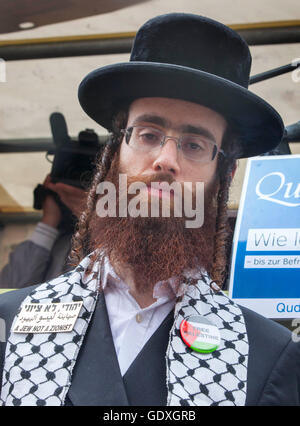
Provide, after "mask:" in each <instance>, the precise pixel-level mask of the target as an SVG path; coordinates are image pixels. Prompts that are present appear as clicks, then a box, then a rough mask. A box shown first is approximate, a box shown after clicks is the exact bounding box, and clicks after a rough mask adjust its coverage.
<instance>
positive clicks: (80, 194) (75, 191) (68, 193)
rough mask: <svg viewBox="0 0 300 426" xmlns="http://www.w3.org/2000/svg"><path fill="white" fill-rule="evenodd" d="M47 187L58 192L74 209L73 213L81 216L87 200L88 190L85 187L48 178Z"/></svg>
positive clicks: (72, 209)
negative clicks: (81, 187)
mask: <svg viewBox="0 0 300 426" xmlns="http://www.w3.org/2000/svg"><path fill="white" fill-rule="evenodd" d="M45 182H46V183H44V185H45V187H46V188H48V189H51V190H52V191H54V192H56V194H57V195H58V196H59V198H60V200H61V201H62V202H63V203H64V204H65V205H66V206H67V207H68V208H69V209H70V210H71V211H72V213H73V214H74V215H75V216H76V217H79V216H80V214H81V211H82V209H83V208H84V204H85V201H86V196H87V194H86V192H85V191H84V190H83V189H80V188H76V187H75V186H71V185H67V184H65V183H61V182H58V183H52V182H51V181H50V178H49V180H47V179H46V181H45Z"/></svg>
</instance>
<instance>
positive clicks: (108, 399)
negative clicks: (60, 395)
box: [65, 293, 128, 406]
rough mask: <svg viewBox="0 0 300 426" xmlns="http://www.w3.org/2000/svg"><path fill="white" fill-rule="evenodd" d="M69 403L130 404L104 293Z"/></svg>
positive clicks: (69, 395) (72, 383) (70, 393)
mask: <svg viewBox="0 0 300 426" xmlns="http://www.w3.org/2000/svg"><path fill="white" fill-rule="evenodd" d="M68 400H70V402H71V404H73V405H84V406H85V405H89V406H92V405H94V406H97V405H102V406H108V405H110V406H116V405H119V406H124V405H128V399H127V395H126V391H125V388H124V384H123V379H122V376H121V373H120V368H119V363H118V359H117V356H116V352H115V347H114V342H113V339H112V334H111V330H110V325H109V319H108V315H107V309H106V305H105V299H104V295H103V293H100V294H99V297H98V301H97V305H96V308H95V312H94V315H93V318H92V319H91V322H90V325H89V329H88V331H87V333H86V336H85V341H84V342H83V344H82V346H81V349H80V352H79V354H78V358H77V362H76V365H75V368H74V371H73V374H72V379H71V386H70V389H69V392H68V395H67V398H66V401H65V402H66V405H68V402H69V401H68Z"/></svg>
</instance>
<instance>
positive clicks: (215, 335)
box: [180, 315, 221, 353]
mask: <svg viewBox="0 0 300 426" xmlns="http://www.w3.org/2000/svg"><path fill="white" fill-rule="evenodd" d="M180 334H181V338H182V340H183V341H184V343H185V344H186V345H187V346H188V347H189V348H191V349H193V350H194V351H196V352H201V353H210V352H213V351H215V350H216V349H217V348H218V347H219V346H220V342H221V336H220V332H219V329H218V327H216V326H215V325H214V324H213V323H212V322H211V321H209V320H208V319H207V318H205V317H202V316H200V315H191V316H190V317H188V318H185V319H184V320H182V321H181V324H180Z"/></svg>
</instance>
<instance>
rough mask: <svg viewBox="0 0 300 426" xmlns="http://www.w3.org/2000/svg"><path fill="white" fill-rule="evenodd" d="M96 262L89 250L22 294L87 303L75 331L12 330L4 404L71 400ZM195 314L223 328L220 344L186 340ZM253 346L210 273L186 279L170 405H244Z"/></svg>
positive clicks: (172, 349)
mask: <svg viewBox="0 0 300 426" xmlns="http://www.w3.org/2000/svg"><path fill="white" fill-rule="evenodd" d="M89 264H90V257H89V256H87V257H86V258H85V259H84V260H83V261H82V262H81V263H80V265H79V266H78V267H77V268H75V269H74V270H73V271H71V272H69V273H67V274H64V275H62V276H60V277H59V278H56V279H54V280H52V281H50V282H47V283H44V284H41V285H40V286H38V287H37V288H35V290H34V291H33V292H32V293H31V294H30V295H28V296H27V297H26V298H25V300H24V301H23V304H28V303H45V304H46V303H70V302H78V301H82V302H83V304H82V307H81V310H80V313H79V316H78V318H77V320H76V322H75V325H74V328H73V330H72V331H70V332H64V333H59V332H58V333H40V334H39V333H37V334H35V333H29V334H21V333H14V332H12V331H11V333H10V336H9V338H8V341H7V345H6V354H5V365H4V371H3V383H2V393H1V404H2V405H33V406H35V405H52V406H53V405H63V404H64V401H65V397H66V395H67V393H68V390H69V387H70V384H71V380H72V371H73V368H74V366H75V363H76V359H77V356H78V353H79V350H80V347H81V344H82V342H83V340H84V336H85V333H86V331H87V328H88V325H89V321H90V319H91V317H92V315H93V312H94V309H95V306H96V302H97V297H98V292H99V287H100V286H99V282H100V276H99V275H100V274H99V272H100V267H99V264H98V263H96V264H95V265H94V268H93V270H92V272H91V273H89V274H86V270H87V268H88V267H89ZM190 315H201V316H204V317H206V318H207V319H208V320H210V321H211V322H212V323H213V324H214V325H215V326H217V327H218V328H219V331H220V334H221V344H220V346H219V347H218V349H217V350H216V351H214V352H212V353H209V354H203V353H198V352H194V351H192V350H191V349H190V348H189V347H188V346H186V345H185V344H184V342H183V341H182V339H181V337H180V331H179V326H180V323H181V321H182V320H183V319H184V318H187V317H189V316H190ZM15 321H16V318H15ZM15 321H14V323H15ZM14 323H13V325H12V330H13V328H14ZM248 351H249V350H248V339H247V332H246V327H245V323H244V318H243V314H242V312H241V310H240V308H239V307H238V306H237V305H235V304H234V303H233V302H232V301H231V300H230V299H229V298H228V297H227V296H226V295H225V294H224V293H222V292H221V291H218V292H215V291H213V290H212V289H211V287H210V280H209V279H207V278H205V277H204V279H202V280H199V281H198V283H197V285H196V286H188V285H187V286H186V291H185V293H184V296H183V297H182V300H181V302H178V303H177V305H176V309H175V321H174V325H173V327H172V329H171V332H170V338H169V345H168V350H167V354H166V363H167V388H168V401H167V404H168V405H244V404H245V400H246V384H247V362H248Z"/></svg>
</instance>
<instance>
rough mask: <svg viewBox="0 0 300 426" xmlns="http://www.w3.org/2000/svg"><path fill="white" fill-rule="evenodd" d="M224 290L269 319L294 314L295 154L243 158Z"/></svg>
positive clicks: (299, 293) (297, 243)
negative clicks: (242, 169)
mask: <svg viewBox="0 0 300 426" xmlns="http://www.w3.org/2000/svg"><path fill="white" fill-rule="evenodd" d="M229 294H230V296H231V297H232V299H235V301H236V302H237V303H240V304H242V305H244V306H247V307H249V308H251V309H253V310H256V311H257V312H259V313H261V314H262V315H265V316H267V317H270V318H295V317H300V155H289V156H272V157H271V156H270V157H255V158H252V159H249V160H248V164H247V169H246V173H245V179H244V184H243V189H242V196H241V201H240V206H239V212H238V217H237V222H236V227H235V234H234V241H233V251H232V264H231V274H230V284H229Z"/></svg>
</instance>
